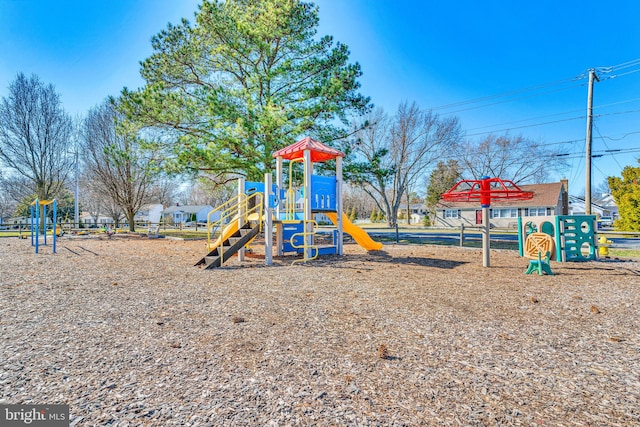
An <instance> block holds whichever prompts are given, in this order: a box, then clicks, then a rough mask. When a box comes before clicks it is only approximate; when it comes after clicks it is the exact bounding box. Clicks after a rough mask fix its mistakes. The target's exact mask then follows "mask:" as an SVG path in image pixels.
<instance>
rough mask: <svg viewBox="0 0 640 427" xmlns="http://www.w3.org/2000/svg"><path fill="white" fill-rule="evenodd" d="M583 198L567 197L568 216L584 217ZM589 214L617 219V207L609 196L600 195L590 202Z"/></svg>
mask: <svg viewBox="0 0 640 427" xmlns="http://www.w3.org/2000/svg"><path fill="white" fill-rule="evenodd" d="M584 213H585V201H584V197H576V196H569V215H584ZM591 213H592V214H594V215H599V216H610V217H612V218H613V219H614V220H615V219H618V218H619V217H620V215H619V214H618V205H616V202H615V200H614V199H613V196H612V195H611V194H602V195H601V196H599V197H594V198H593V199H592V200H591Z"/></svg>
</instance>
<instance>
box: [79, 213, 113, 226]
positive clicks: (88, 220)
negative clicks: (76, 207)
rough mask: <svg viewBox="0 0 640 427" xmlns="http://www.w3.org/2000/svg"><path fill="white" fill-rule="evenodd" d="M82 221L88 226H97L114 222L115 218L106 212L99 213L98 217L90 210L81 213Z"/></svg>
mask: <svg viewBox="0 0 640 427" xmlns="http://www.w3.org/2000/svg"><path fill="white" fill-rule="evenodd" d="M80 221H81V222H83V223H84V224H85V226H86V227H88V228H97V227H101V226H103V225H107V224H113V223H114V221H113V218H111V217H110V216H107V215H105V214H101V213H99V214H98V216H97V217H94V216H93V215H91V214H90V213H89V212H81V213H80Z"/></svg>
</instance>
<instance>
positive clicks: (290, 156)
mask: <svg viewBox="0 0 640 427" xmlns="http://www.w3.org/2000/svg"><path fill="white" fill-rule="evenodd" d="M304 150H310V151H311V161H312V162H326V161H327V160H333V159H335V158H336V157H344V153H343V152H341V151H338V150H336V149H335V148H331V147H329V146H328V145H324V144H323V143H322V142H319V141H316V140H315V139H311V137H306V138H303V139H301V140H300V141H298V142H296V143H294V144H291V145H290V146H288V147H284V148H282V149H280V150H278V151H276V152H275V153H273V157H274V158H276V157H282V158H283V159H287V160H295V159H301V158H302V157H303V156H304Z"/></svg>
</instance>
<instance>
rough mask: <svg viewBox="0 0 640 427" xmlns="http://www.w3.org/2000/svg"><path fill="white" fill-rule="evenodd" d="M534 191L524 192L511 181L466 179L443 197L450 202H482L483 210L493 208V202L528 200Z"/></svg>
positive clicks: (487, 178)
mask: <svg viewBox="0 0 640 427" xmlns="http://www.w3.org/2000/svg"><path fill="white" fill-rule="evenodd" d="M532 198H533V191H523V190H521V189H520V187H518V186H517V185H516V184H514V183H513V182H512V181H509V180H502V179H500V178H489V177H483V178H481V179H464V180H462V181H460V182H458V183H457V184H456V185H454V186H453V187H451V189H449V190H448V191H447V192H446V193H444V194H443V195H442V199H443V200H446V201H448V202H480V204H481V206H482V207H483V208H485V207H486V208H488V207H489V206H491V201H492V200H505V199H508V200H528V199H532Z"/></svg>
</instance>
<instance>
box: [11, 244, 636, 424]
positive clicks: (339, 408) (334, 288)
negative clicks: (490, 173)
mask: <svg viewBox="0 0 640 427" xmlns="http://www.w3.org/2000/svg"><path fill="white" fill-rule="evenodd" d="M40 251H41V253H40V254H35V253H34V250H33V248H32V247H31V246H30V244H29V241H28V240H27V241H25V240H19V239H10V238H6V239H2V240H0V337H1V340H2V346H1V347H0V391H1V393H2V394H1V396H0V403H11V404H24V403H49V404H53V403H61V404H69V405H70V410H71V421H72V425H77V426H94V425H100V426H103V425H109V426H114V425H118V426H125V425H131V426H134V425H157V426H165V425H190V426H196V425H200V426H209V425H216V426H217V425H229V426H232V425H233V426H235V425H251V426H252V425H260V426H262V425H274V426H276V425H282V426H284V425H292V426H299V425H321V426H332V425H354V426H355V425H363V426H369V425H370V426H389V425H397V426H414V425H471V426H485V425H553V426H573V425H594V426H603V425H607V426H609V425H611V426H616V425H620V426H629V425H640V320H639V316H638V313H639V312H640V292H639V291H640V263H638V262H633V261H594V262H586V263H564V264H561V263H556V262H552V263H551V268H552V270H553V271H554V273H555V275H553V276H538V275H535V274H534V275H525V274H524V271H525V270H526V268H527V264H528V261H527V260H525V259H523V258H519V257H518V255H517V253H516V252H514V251H506V250H504V251H503V250H493V251H492V252H491V267H490V268H483V267H482V255H481V251H480V250H478V249H465V248H457V247H443V246H416V245H386V246H385V248H384V250H383V251H380V252H375V253H367V252H364V251H363V250H362V249H361V248H360V247H358V246H356V245H345V252H346V254H345V256H343V257H336V256H329V257H324V258H322V259H319V260H316V261H313V262H310V263H308V264H303V265H300V264H296V265H293V266H292V265H291V261H292V259H291V258H287V257H285V258H280V259H276V260H274V265H273V266H271V267H266V266H264V265H263V264H264V262H263V260H262V259H261V258H260V256H259V254H260V247H259V246H256V248H255V252H254V254H253V255H252V256H250V257H249V256H248V257H247V258H246V261H245V262H244V263H242V264H241V263H238V261H237V260H235V259H234V260H231V261H229V262H228V263H227V264H225V267H223V268H221V269H217V270H204V269H200V268H197V267H194V266H193V265H194V264H195V263H196V262H197V261H198V260H199V259H200V258H201V257H202V256H203V255H204V254H205V252H206V250H205V243H204V242H203V241H176V240H168V239H146V238H142V239H141V238H135V239H134V238H126V237H121V236H116V237H114V238H112V239H106V238H104V237H103V238H95V237H92V238H83V237H76V238H69V237H64V238H61V239H59V240H58V253H57V254H53V253H51V247H50V246H47V247H41V249H40Z"/></svg>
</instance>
